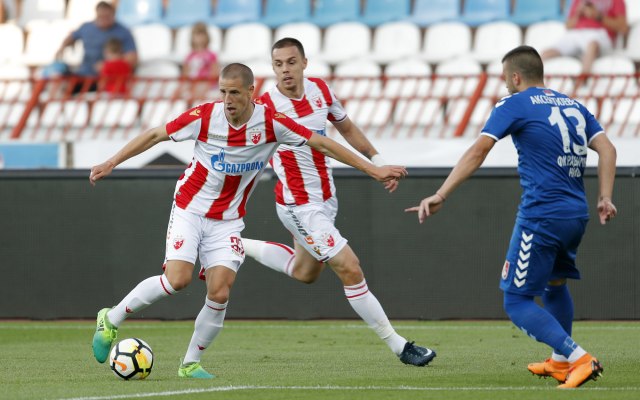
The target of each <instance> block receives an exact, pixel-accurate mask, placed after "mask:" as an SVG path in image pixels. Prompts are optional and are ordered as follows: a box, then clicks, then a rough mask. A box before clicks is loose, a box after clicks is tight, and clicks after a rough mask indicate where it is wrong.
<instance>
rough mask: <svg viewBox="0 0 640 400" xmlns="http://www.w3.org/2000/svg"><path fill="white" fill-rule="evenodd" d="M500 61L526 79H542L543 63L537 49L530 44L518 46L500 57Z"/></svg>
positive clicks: (533, 80) (531, 80) (532, 80)
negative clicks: (507, 64)
mask: <svg viewBox="0 0 640 400" xmlns="http://www.w3.org/2000/svg"><path fill="white" fill-rule="evenodd" d="M502 62H503V63H504V62H507V63H509V67H510V68H511V69H513V70H514V71H516V72H519V73H520V75H522V78H523V79H524V80H526V81H530V82H535V81H541V80H543V79H544V65H543V64H542V58H541V57H540V54H538V51H537V50H536V49H534V48H533V47H531V46H518V47H516V48H515V49H513V50H511V51H509V52H508V53H507V54H505V55H504V57H502Z"/></svg>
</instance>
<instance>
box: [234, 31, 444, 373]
mask: <svg viewBox="0 0 640 400" xmlns="http://www.w3.org/2000/svg"><path fill="white" fill-rule="evenodd" d="M271 57H272V58H271V61H272V66H273V71H274V72H275V74H276V79H277V86H276V87H274V88H272V89H271V90H270V91H268V92H266V93H264V94H263V95H262V97H261V98H260V100H261V101H262V103H264V104H265V105H267V106H268V107H270V108H273V109H274V110H276V111H278V112H281V113H283V114H285V115H287V116H289V117H291V118H293V119H294V120H295V121H297V122H298V123H300V124H301V125H304V126H306V127H307V128H309V129H311V130H312V131H314V132H317V133H319V134H320V135H325V128H326V124H327V120H328V121H331V123H332V124H333V125H334V126H335V127H336V128H337V129H338V132H340V134H341V135H342V136H343V137H344V138H345V139H346V140H347V142H348V143H349V144H350V145H351V146H353V148H355V149H356V150H358V151H359V152H360V153H361V154H362V155H364V156H366V157H367V158H369V159H370V160H371V161H372V162H373V163H374V164H376V165H384V164H385V161H384V160H383V159H382V157H381V156H380V154H379V153H378V151H377V150H376V149H375V148H374V147H373V145H372V144H371V143H370V142H369V140H368V139H367V138H366V137H365V136H364V134H363V133H362V131H361V130H360V129H359V128H358V127H357V126H356V125H355V124H354V123H353V122H351V120H350V119H349V117H348V116H347V114H346V112H345V109H344V108H343V107H342V105H341V104H340V101H338V99H337V98H336V97H335V95H334V93H333V91H332V90H331V89H330V88H329V86H327V83H326V82H325V81H323V80H322V79H317V78H305V77H304V69H305V68H306V66H307V59H306V57H305V54H304V48H303V46H302V43H300V41H299V40H297V39H295V38H283V39H280V40H278V41H277V42H276V43H275V44H274V45H273V47H272V49H271ZM272 166H273V169H274V171H275V172H276V174H277V175H278V183H277V184H276V189H275V192H276V210H277V213H278V217H279V218H280V221H282V223H283V225H284V226H285V228H287V229H288V230H289V232H291V234H292V235H293V238H294V248H291V247H289V246H287V245H284V244H282V243H274V242H268V241H262V240H254V239H244V241H243V243H244V247H245V252H246V254H247V255H248V256H250V257H252V258H254V259H255V260H256V261H258V262H260V263H261V264H263V265H265V266H267V267H269V268H271V269H274V270H276V271H278V272H281V273H284V274H287V275H289V276H290V277H292V278H293V279H296V280H298V281H301V282H305V283H312V282H314V281H315V280H316V279H317V278H318V276H320V273H321V272H322V270H323V269H324V266H325V264H328V265H329V266H330V267H331V269H333V271H334V272H335V273H336V275H337V276H338V277H339V278H340V280H341V281H342V284H343V286H344V293H345V296H346V298H347V300H348V301H349V304H350V305H351V307H352V308H353V309H354V311H355V312H356V313H357V314H358V315H359V316H360V318H362V319H363V320H364V321H365V322H366V323H367V325H369V327H370V328H371V329H373V330H374V332H375V333H376V334H377V335H378V336H379V337H380V339H382V340H383V341H384V342H385V343H386V344H387V345H388V346H389V348H390V349H391V351H393V353H395V354H396V355H397V356H398V357H399V358H400V361H402V362H403V363H405V364H411V365H417V366H424V365H427V364H428V363H429V362H430V361H431V360H432V359H433V358H434V357H435V355H436V353H435V352H434V351H433V350H430V349H427V348H424V347H420V346H416V345H414V344H413V342H408V341H407V340H406V339H405V338H404V337H402V336H400V335H399V334H397V333H396V331H395V330H394V328H393V326H391V323H390V322H389V319H388V318H387V315H386V314H385V312H384V310H383V308H382V306H381V305H380V303H379V302H378V300H377V299H376V297H375V296H374V295H373V293H371V291H370V290H369V288H368V286H367V281H366V280H365V277H364V273H363V272H362V268H361V267H360V261H359V260H358V257H357V256H356V254H355V253H354V252H353V250H352V249H351V247H350V246H349V245H348V244H347V239H345V238H344V237H343V236H342V235H341V234H340V231H339V230H338V229H337V228H336V227H335V225H334V222H335V218H336V214H337V212H338V200H337V198H336V189H335V186H334V183H333V177H332V170H331V166H330V164H329V160H328V159H327V158H326V157H325V155H324V154H322V153H320V152H319V151H317V150H316V149H313V148H309V147H305V146H302V147H300V146H289V145H286V144H283V145H280V147H278V151H276V154H275V155H274V156H273V159H272ZM397 185H398V182H397V181H396V180H393V181H388V182H386V183H385V187H386V188H387V189H388V190H389V191H390V192H393V191H394V190H395V189H396V188H397Z"/></svg>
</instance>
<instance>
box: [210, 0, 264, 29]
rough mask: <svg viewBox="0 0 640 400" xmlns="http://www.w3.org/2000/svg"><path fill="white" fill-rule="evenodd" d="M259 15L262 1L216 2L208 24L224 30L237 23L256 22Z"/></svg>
mask: <svg viewBox="0 0 640 400" xmlns="http://www.w3.org/2000/svg"><path fill="white" fill-rule="evenodd" d="M201 1H202V0H201ZM261 15H262V0H218V7H217V8H216V12H215V15H214V17H213V18H211V19H210V20H209V24H211V25H216V26H219V27H220V28H223V29H225V28H228V27H230V26H231V25H235V24H239V23H246V22H256V21H258V20H259V19H260V16H261Z"/></svg>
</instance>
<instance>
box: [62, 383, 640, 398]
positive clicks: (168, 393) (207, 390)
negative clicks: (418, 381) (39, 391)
mask: <svg viewBox="0 0 640 400" xmlns="http://www.w3.org/2000/svg"><path fill="white" fill-rule="evenodd" d="M236 390H310V391H322V390H347V391H360V390H390V391H393V390H399V391H415V392H457V391H463V392H464V391H468V392H473V391H482V392H493V391H498V392H503V391H532V390H535V391H555V390H557V389H556V388H554V387H535V386H533V387H532V386H497V387H485V386H477V387H474V386H462V387H415V386H251V385H249V386H216V387H211V388H203V389H185V390H172V391H165V392H155V393H133V394H118V395H111V396H92V397H67V398H62V399H58V400H116V399H138V398H145V397H165V396H175V395H181V394H199V393H213V392H230V391H236ZM578 390H579V391H581V392H584V391H596V392H598V391H599V392H620V391H623V392H640V387H620V388H607V387H593V388H580V389H578Z"/></svg>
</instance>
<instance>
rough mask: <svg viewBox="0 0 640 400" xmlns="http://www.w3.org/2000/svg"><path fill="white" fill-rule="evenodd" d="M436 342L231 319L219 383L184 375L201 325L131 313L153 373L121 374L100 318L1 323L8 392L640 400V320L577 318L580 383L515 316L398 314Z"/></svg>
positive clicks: (405, 330)
mask: <svg viewBox="0 0 640 400" xmlns="http://www.w3.org/2000/svg"><path fill="white" fill-rule="evenodd" d="M394 325H395V327H396V330H397V331H398V332H399V333H400V334H402V335H403V336H405V337H407V338H408V339H410V340H415V341H416V343H418V344H421V345H426V346H429V347H433V348H434V349H435V350H436V351H437V353H438V356H437V357H436V358H435V360H434V361H433V362H432V364H431V365H429V366H427V367H424V368H417V367H411V366H407V365H404V364H402V363H400V361H398V359H397V358H396V357H395V356H394V355H393V354H392V353H391V352H390V351H389V349H388V348H387V347H386V346H385V345H384V344H383V343H382V342H381V341H380V340H378V338H377V337H375V335H374V334H373V332H371V331H370V330H369V329H368V328H367V327H366V326H365V325H364V324H363V323H361V322H360V321H312V322H306V321H305V322H299V321H297V322H291V321H234V320H230V321H226V322H225V328H224V330H223V331H222V333H221V334H220V336H219V337H218V339H217V340H216V342H215V343H214V345H213V346H211V347H210V348H209V350H208V351H207V353H206V354H205V356H204V358H203V360H202V363H203V366H204V367H205V368H206V369H208V370H209V371H210V372H212V373H215V374H216V375H217V378H216V379H213V380H207V381H198V380H184V379H180V378H178V377H177V368H178V364H179V359H180V357H181V356H183V354H184V351H185V349H186V346H187V343H188V341H189V339H190V338H191V333H192V327H193V322H192V321H179V322H156V321H150V322H143V321H128V322H126V323H125V324H124V325H123V326H122V327H121V329H120V332H119V336H120V339H124V338H127V337H140V338H142V339H144V340H145V341H147V342H148V343H149V345H150V346H151V347H152V348H153V350H154V354H155V360H154V367H153V371H152V373H151V375H150V376H149V378H147V379H146V380H144V381H122V380H119V379H118V378H116V377H115V375H113V373H112V372H111V371H110V370H109V369H108V367H107V365H106V364H105V365H101V364H98V363H97V362H96V361H95V360H94V359H93V356H92V352H91V338H92V335H93V330H94V323H92V322H89V321H87V322H77V321H56V322H29V321H17V322H14V321H0V399H66V400H68V399H84V400H89V399H94V400H98V399H104V400H107V399H137V398H159V399H165V398H171V399H196V400H200V399H225V400H227V399H228V400H235V399H260V400H262V399H302V400H305V399H332V400H338V399H349V400H353V399H367V400H377V399H380V400H392V399H474V400H475V399H517V400H527V399H535V400H540V399H545V400H546V399H556V398H557V399H560V398H562V399H616V400H618V399H638V398H640V346H639V344H640V342H639V341H638V338H640V322H578V323H576V324H575V327H574V335H573V337H574V338H575V339H576V341H577V342H578V343H580V344H581V345H582V346H583V347H585V348H586V349H587V350H589V351H591V352H592V353H593V354H595V355H596V356H597V357H599V359H600V361H601V362H602V364H603V366H604V369H605V371H604V376H603V377H602V378H600V379H599V380H598V381H597V382H593V381H591V382H588V383H586V384H585V385H584V386H583V387H581V388H579V389H575V390H568V391H561V390H558V389H556V388H555V387H556V382H555V381H554V380H553V379H551V378H549V379H546V380H545V379H539V378H537V377H534V376H532V375H531V374H530V373H529V372H528V371H527V370H526V365H527V363H529V362H532V361H540V360H542V359H544V358H546V357H547V356H548V355H549V350H547V348H546V346H545V345H543V344H541V343H537V342H535V341H533V340H531V339H529V338H528V337H526V336H525V335H524V334H523V333H522V332H520V331H518V330H517V329H515V328H514V327H513V326H512V325H511V324H510V323H509V322H507V321H481V322H475V321H439V322H423V321H401V322H396V323H395V324H394Z"/></svg>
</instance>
